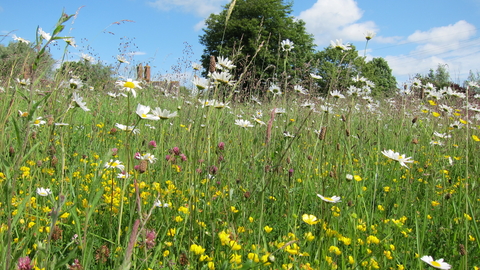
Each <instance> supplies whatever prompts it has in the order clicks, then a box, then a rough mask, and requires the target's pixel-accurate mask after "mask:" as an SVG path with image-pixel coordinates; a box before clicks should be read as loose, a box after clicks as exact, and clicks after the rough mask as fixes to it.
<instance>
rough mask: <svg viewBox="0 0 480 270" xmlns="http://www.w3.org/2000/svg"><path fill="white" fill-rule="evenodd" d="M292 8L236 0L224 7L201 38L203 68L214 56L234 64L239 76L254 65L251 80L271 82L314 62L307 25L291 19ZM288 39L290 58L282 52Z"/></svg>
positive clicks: (275, 1) (276, 1)
mask: <svg viewBox="0 0 480 270" xmlns="http://www.w3.org/2000/svg"><path fill="white" fill-rule="evenodd" d="M231 5H234V6H233V9H232V10H231V14H230V17H229V19H228V21H227V15H229V8H230V6H231ZM291 6H292V5H291V4H285V3H284V2H283V1H282V0H237V1H232V3H230V4H228V5H226V6H224V10H223V11H222V12H220V13H219V14H211V15H210V17H209V18H208V19H207V20H206V26H205V28H204V29H203V31H204V34H203V35H202V36H200V43H201V44H202V45H204V46H205V49H204V54H203V55H202V57H201V58H202V64H203V67H205V68H206V69H207V68H208V67H209V62H210V56H211V55H213V56H217V57H218V56H223V57H229V58H230V59H233V60H235V64H236V65H237V68H236V70H237V73H242V72H244V71H245V70H244V68H245V67H246V66H247V65H248V64H249V63H250V61H252V62H251V66H249V71H250V72H251V73H250V76H249V77H250V78H251V77H255V78H256V79H259V78H271V77H274V76H275V75H279V74H282V73H283V72H287V73H288V74H289V75H292V73H293V72H295V70H294V67H295V68H299V67H302V66H304V64H305V63H307V62H309V61H310V60H311V59H312V57H313V53H314V47H315V45H314V44H313V37H312V35H310V34H308V33H307V32H306V30H305V22H303V21H301V20H296V19H295V18H294V17H293V16H290V13H291V12H292V10H291ZM286 39H289V40H290V41H292V42H293V43H294V48H293V50H292V51H291V52H289V54H288V55H287V53H286V52H284V51H282V48H281V42H282V41H283V40H286ZM285 58H288V62H287V63H285V61H284V60H285ZM205 73H206V72H205Z"/></svg>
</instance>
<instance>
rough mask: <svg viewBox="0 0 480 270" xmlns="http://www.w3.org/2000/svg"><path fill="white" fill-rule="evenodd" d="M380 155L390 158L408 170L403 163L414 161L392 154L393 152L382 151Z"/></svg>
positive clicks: (395, 153)
mask: <svg viewBox="0 0 480 270" xmlns="http://www.w3.org/2000/svg"><path fill="white" fill-rule="evenodd" d="M382 154H383V155H384V156H386V157H388V158H391V159H393V160H396V161H398V163H400V165H402V166H403V167H406V168H408V166H407V165H406V164H405V163H413V162H414V160H412V159H411V157H405V155H400V154H399V153H397V152H393V150H383V151H382Z"/></svg>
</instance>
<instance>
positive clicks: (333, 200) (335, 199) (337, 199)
mask: <svg viewBox="0 0 480 270" xmlns="http://www.w3.org/2000/svg"><path fill="white" fill-rule="evenodd" d="M317 196H318V197H319V198H320V199H322V200H324V201H326V202H329V203H337V202H341V201H342V200H341V198H340V197H338V196H332V197H324V196H322V195H320V194H317Z"/></svg>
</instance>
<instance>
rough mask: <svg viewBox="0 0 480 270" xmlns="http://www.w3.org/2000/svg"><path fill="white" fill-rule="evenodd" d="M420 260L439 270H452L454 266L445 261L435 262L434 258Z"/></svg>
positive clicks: (427, 257)
mask: <svg viewBox="0 0 480 270" xmlns="http://www.w3.org/2000/svg"><path fill="white" fill-rule="evenodd" d="M420 260H422V261H424V262H426V263H428V264H429V265H431V266H433V267H435V268H438V269H447V270H448V269H450V268H452V266H451V265H450V264H448V263H446V262H444V261H443V259H438V260H436V261H435V260H433V258H432V256H423V257H422V258H420Z"/></svg>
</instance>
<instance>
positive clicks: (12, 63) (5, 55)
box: [0, 42, 55, 79]
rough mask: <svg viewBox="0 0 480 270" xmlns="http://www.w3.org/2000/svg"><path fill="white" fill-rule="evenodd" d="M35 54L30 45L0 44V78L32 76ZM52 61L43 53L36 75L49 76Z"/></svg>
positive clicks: (17, 43)
mask: <svg viewBox="0 0 480 270" xmlns="http://www.w3.org/2000/svg"><path fill="white" fill-rule="evenodd" d="M36 57H37V52H36V51H35V49H34V48H33V47H32V46H31V45H30V44H26V43H23V42H10V43H9V44H8V46H4V45H1V44H0V77H1V78H2V79H6V78H24V77H30V76H31V75H32V74H31V72H32V65H33V63H34V61H35V58H36ZM54 62H55V61H54V60H53V58H52V56H51V54H50V53H48V52H45V53H44V54H42V55H41V57H40V59H39V61H38V68H37V71H36V72H37V74H40V75H46V76H49V75H51V72H52V67H53V64H54Z"/></svg>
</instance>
